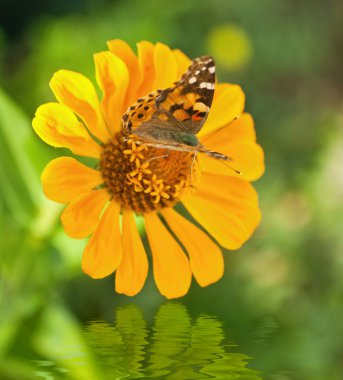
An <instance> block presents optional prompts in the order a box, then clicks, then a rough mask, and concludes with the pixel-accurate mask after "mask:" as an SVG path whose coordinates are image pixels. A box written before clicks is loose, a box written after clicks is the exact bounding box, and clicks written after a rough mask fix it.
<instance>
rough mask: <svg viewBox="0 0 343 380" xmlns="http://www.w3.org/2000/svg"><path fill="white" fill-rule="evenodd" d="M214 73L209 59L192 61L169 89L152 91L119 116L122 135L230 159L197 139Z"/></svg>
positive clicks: (208, 110) (157, 146)
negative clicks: (125, 134)
mask: <svg viewBox="0 0 343 380" xmlns="http://www.w3.org/2000/svg"><path fill="white" fill-rule="evenodd" d="M215 71H216V69H215V63H214V59H213V58H212V57H210V56H208V55H205V56H202V57H199V58H196V59H194V60H193V61H192V63H191V65H190V66H189V68H188V69H187V71H186V72H185V73H184V74H183V75H182V77H181V79H180V80H179V81H177V82H175V83H174V85H173V86H172V87H169V88H166V89H164V90H161V89H159V90H156V91H154V92H151V93H150V94H148V95H146V96H144V97H141V98H139V99H137V101H136V103H135V104H133V105H132V106H131V107H129V109H128V110H127V112H126V113H125V114H124V115H123V117H122V122H123V123H122V126H123V130H124V132H126V133H127V134H131V135H133V136H135V137H137V138H138V140H139V141H141V142H142V143H144V144H146V145H148V146H152V147H155V148H162V149H169V150H177V151H183V152H194V154H196V153H198V152H200V153H205V154H207V155H208V156H210V157H214V158H216V159H220V160H224V161H229V160H231V158H230V157H228V156H226V155H225V154H221V153H218V152H214V151H212V150H209V149H206V148H205V147H204V146H203V145H202V144H201V143H200V142H199V140H198V138H197V136H196V134H197V133H198V132H199V131H200V130H201V128H202V127H203V125H204V124H205V121H206V119H207V117H208V114H209V112H210V109H211V104H212V101H213V95H214V88H215Z"/></svg>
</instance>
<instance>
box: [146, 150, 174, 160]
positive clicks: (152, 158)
mask: <svg viewBox="0 0 343 380" xmlns="http://www.w3.org/2000/svg"><path fill="white" fill-rule="evenodd" d="M169 153H170V150H168V153H167V154H164V155H163V156H157V157H151V158H149V159H148V160H146V161H144V163H146V162H149V161H152V160H157V159H159V158H167V157H169Z"/></svg>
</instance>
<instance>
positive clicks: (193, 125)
mask: <svg viewBox="0 0 343 380" xmlns="http://www.w3.org/2000/svg"><path fill="white" fill-rule="evenodd" d="M214 86H215V63H214V60H213V58H212V57H210V56H202V57H200V58H197V59H195V60H194V61H192V64H191V65H190V66H189V68H188V70H187V71H186V72H185V74H183V76H182V77H181V79H180V80H179V81H178V82H176V83H175V85H174V86H173V87H170V88H167V89H165V90H164V91H162V93H161V94H159V95H158V96H157V97H156V101H155V103H156V108H157V109H158V110H159V111H160V112H164V113H165V114H166V115H168V116H169V117H170V118H174V119H176V120H177V121H179V122H181V123H182V124H183V126H184V128H185V129H186V130H187V132H188V133H193V134H196V133H198V132H199V131H200V129H201V128H202V126H203V125H204V123H205V121H206V119H207V116H208V113H209V111H210V108H211V104H212V100H213V95H214Z"/></svg>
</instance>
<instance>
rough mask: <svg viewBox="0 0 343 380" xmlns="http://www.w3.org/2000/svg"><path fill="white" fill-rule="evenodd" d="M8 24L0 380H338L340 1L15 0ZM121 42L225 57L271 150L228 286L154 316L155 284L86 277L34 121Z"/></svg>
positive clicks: (222, 70)
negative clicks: (139, 375) (138, 375)
mask: <svg viewBox="0 0 343 380" xmlns="http://www.w3.org/2000/svg"><path fill="white" fill-rule="evenodd" d="M1 9H2V10H1V13H0V84H1V91H0V175H1V186H0V230H1V235H0V310H1V312H0V379H5V380H6V379H32V378H56V379H59V378H71V379H94V378H97V379H101V378H109V377H108V376H109V375H108V374H109V373H110V372H108V371H110V370H111V368H113V366H115V368H116V371H119V372H120V373H119V372H118V378H120V376H121V375H122V376H123V377H124V376H125V374H130V373H131V375H132V376H134V374H133V372H131V371H135V370H142V369H144V370H146V371H151V372H143V373H145V374H147V373H149V374H150V375H152V374H153V373H155V374H156V373H158V374H159V375H156V376H157V377H158V378H162V376H165V378H183V377H185V376H186V373H185V372H179V371H191V370H192V366H188V367H187V365H186V363H188V364H191V365H193V367H194V365H203V367H201V368H202V371H203V372H204V373H205V374H206V373H207V374H210V373H211V374H212V375H214V376H218V377H220V376H221V374H220V373H218V372H216V371H217V370H218V368H219V369H221V368H222V367H221V365H222V364H221V365H220V366H218V367H213V368H208V367H206V368H205V364H204V361H206V362H207V363H208V362H211V361H212V359H213V358H212V357H211V355H213V354H214V355H216V358H217V360H219V361H221V362H220V363H224V364H225V366H226V367H225V366H224V367H223V368H224V370H225V368H226V369H227V370H228V369H230V370H231V371H232V374H233V376H236V378H242V379H255V378H256V379H257V378H259V377H258V376H261V378H269V379H273V380H281V379H282V380H287V379H299V380H302V379H313V380H317V379H318V380H322V379H330V380H335V379H337V380H338V379H342V377H343V365H342V363H343V347H342V342H341V336H342V334H343V328H342V324H341V323H340V318H342V315H343V306H342V302H341V299H342V294H343V282H342V270H343V255H342V251H343V236H342V233H341V229H342V227H341V225H342V217H343V172H342V167H343V166H342V163H343V155H342V152H343V138H342V136H343V135H342V132H343V123H342V121H343V113H342V88H343V75H342V69H341V62H342V59H343V57H342V55H343V50H342V48H341V47H342V46H343V29H342V27H341V26H342V24H343V5H342V2H341V1H339V0H330V1H327V2H321V1H317V0H315V1H310V0H305V1H302V2H298V1H295V0H280V1H277V2H275V1H272V0H261V1H258V2H255V1H253V0H241V1H239V2H237V1H226V0H212V1H211V2H205V1H202V2H201V1H196V0H189V1H187V2H182V1H181V0H174V1H165V2H163V6H161V3H159V2H157V1H155V0H145V1H144V2H141V1H139V0H131V1H127V2H124V1H110V0H107V1H106V0H101V1H97V2H95V1H91V0H88V1H82V0H78V1H74V2H70V1H66V0H65V1H60V2H52V1H51V2H40V1H38V0H35V1H34V0H32V1H30V2H29V1H25V0H16V1H12V0H5V1H4V2H3V3H2V5H1ZM14 15H15V17H14ZM111 38H123V39H125V40H126V41H128V42H129V43H130V44H132V46H134V44H135V42H136V41H139V40H142V39H148V40H151V41H153V42H155V41H162V42H165V43H167V44H169V45H171V46H172V47H178V48H181V49H182V50H184V51H185V52H186V53H187V54H188V55H189V56H191V57H195V56H199V55H200V54H203V53H210V54H213V55H214V56H215V57H216V56H218V59H217V61H218V68H219V73H218V77H219V80H220V81H228V82H233V83H239V84H241V85H242V87H243V89H244V91H245V93H246V96H247V104H246V108H247V110H248V111H249V112H251V113H252V114H253V116H254V119H255V123H256V130H257V135H258V140H259V142H260V143H261V144H262V146H263V147H264V149H265V153H266V164H267V171H266V174H265V176H264V177H263V178H262V180H260V181H259V182H258V183H257V184H256V186H257V187H258V191H259V194H260V200H261V208H262V213H263V222H262V225H261V227H260V228H259V230H258V231H257V232H256V233H255V235H254V237H253V238H252V239H251V240H250V241H249V242H248V243H247V244H246V245H245V246H244V247H243V248H242V249H241V250H240V252H238V253H230V252H227V253H226V257H225V259H226V266H227V268H226V273H225V276H224V278H223V279H222V280H221V281H220V282H219V283H218V284H215V285H213V286H211V287H209V288H205V289H200V288H199V287H198V286H197V285H196V284H194V285H193V286H192V288H191V291H190V292H189V294H188V295H187V296H186V297H184V298H183V299H182V300H181V301H180V303H179V304H173V303H166V304H165V305H162V306H161V307H159V306H160V305H161V304H163V302H164V299H163V298H162V297H161V296H160V295H159V294H158V292H157V290H156V289H155V285H154V283H153V281H152V280H151V278H149V280H148V282H147V284H146V286H145V289H144V290H143V292H142V293H141V294H140V295H138V296H136V297H134V298H133V299H129V298H126V297H122V296H118V295H115V294H114V292H113V279H112V278H107V279H104V280H100V281H93V280H90V279H88V278H87V277H86V276H84V275H83V274H82V273H81V270H80V268H79V266H80V257H81V253H82V247H83V245H84V243H85V242H83V241H74V240H71V239H68V238H67V237H66V236H65V235H64V234H63V232H62V231H61V226H60V223H59V213H60V207H59V206H58V205H55V204H54V203H53V202H49V201H47V200H46V199H45V198H44V196H43V194H42V191H41V186H40V180H39V174H40V172H41V170H42V168H43V167H44V165H45V164H46V163H47V162H48V161H49V160H50V159H51V158H52V157H55V156H56V155H58V154H59V152H58V151H56V150H54V149H52V148H49V147H47V146H46V145H44V144H43V143H42V142H41V141H40V140H38V138H37V137H36V136H35V135H34V133H33V131H32V128H31V125H30V124H31V118H32V116H33V114H34V112H35V109H36V108H37V106H38V105H39V104H41V103H43V102H45V101H48V100H51V99H53V98H52V94H51V92H50V91H49V87H48V82H49V79H50V77H51V75H52V74H53V72H54V71H56V70H58V69H60V68H66V69H71V70H77V71H80V72H82V73H84V74H85V75H87V76H90V77H91V78H93V79H94V71H93V62H92V54H93V53H94V52H96V51H101V50H104V49H106V46H105V41H106V40H108V39H111ZM132 303H134V304H135V306H133V305H129V304H132ZM171 305H172V306H171ZM173 305H174V306H173ZM183 305H184V306H183ZM204 313H205V314H204ZM209 316H213V317H209ZM84 325H85V326H86V327H85V328H84V327H83V326H84ZM132 326H134V327H135V328H134V329H133V327H132ZM180 329H181V330H180ZM179 331H181V332H180V334H177V333H178V332H179ZM214 331H215V332H214ZM173 333H175V334H176V335H177V339H176V338H175V336H173V335H172V334H173ZM207 333H208V335H206V334H207ZM189 336H191V337H194V341H191V342H190V341H189V340H188V337H189ZM209 337H211V339H213V340H211V342H209V341H208V340H207V338H209ZM216 339H217V341H216ZM171 342H174V343H173V344H172V343H171ZM199 342H201V343H202V344H200V343H199ZM232 342H236V343H237V345H238V348H237V350H238V351H239V352H242V354H241V353H238V352H234V351H231V348H230V347H231V345H232ZM198 343H199V344H198ZM227 345H229V346H230V347H228V346H227ZM207 346H208V348H209V350H208V351H204V350H205V348H206V347H207ZM173 350H174V351H173ZM195 354H198V356H197V357H194V355H195ZM207 354H208V355H210V356H206V355H207ZM202 355H204V356H202ZM230 355H231V356H230ZM229 357H230V359H229ZM178 358H179V359H178ZM249 358H252V359H249ZM178 360H179V361H178ZM194 360H195V361H194ZM182 363H183V364H184V365H182ZM199 363H200V364H199ZM247 363H248V364H247ZM230 366H231V367H230ZM248 368H253V369H254V370H252V369H250V370H248ZM212 370H213V371H214V372H213V373H212V372H211V371H212ZM154 371H157V372H154ZM158 371H162V372H158ZM168 371H170V372H168ZM206 371H207V372H206ZM249 371H250V372H249ZM256 371H258V372H256ZM173 374H174V377H171V376H172V375H173ZM187 374H188V375H189V376H191V375H190V374H189V373H188V372H187ZM49 376H50V377H49ZM156 376H155V377H156ZM159 376H160V377H159ZM168 376H169V377H168ZM204 377H205V375H204ZM225 378H229V377H228V376H226V377H225Z"/></svg>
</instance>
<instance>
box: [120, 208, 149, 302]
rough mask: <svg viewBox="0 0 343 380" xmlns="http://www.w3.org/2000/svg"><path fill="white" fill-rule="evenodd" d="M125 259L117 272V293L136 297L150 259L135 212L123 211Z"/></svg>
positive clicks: (144, 278)
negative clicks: (139, 230)
mask: <svg viewBox="0 0 343 380" xmlns="http://www.w3.org/2000/svg"><path fill="white" fill-rule="evenodd" d="M122 231H123V232H122V233H123V258H122V261H121V263H120V265H119V267H118V269H117V272H116V292H117V293H121V294H126V295H127V296H134V295H136V294H137V293H139V292H140V291H141V290H142V288H143V286H144V283H145V280H146V277H147V275H148V268H149V264H148V259H147V257H146V254H145V250H144V246H143V243H142V241H141V238H140V236H139V232H138V230H137V227H136V222H135V219H134V215H133V212H131V211H128V210H124V211H123V227H122Z"/></svg>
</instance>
